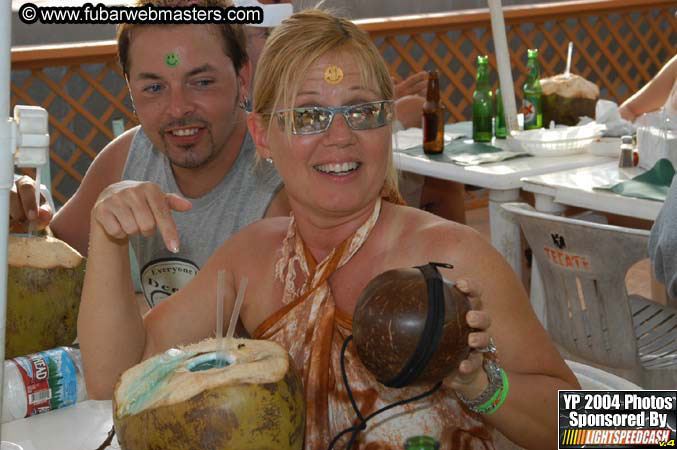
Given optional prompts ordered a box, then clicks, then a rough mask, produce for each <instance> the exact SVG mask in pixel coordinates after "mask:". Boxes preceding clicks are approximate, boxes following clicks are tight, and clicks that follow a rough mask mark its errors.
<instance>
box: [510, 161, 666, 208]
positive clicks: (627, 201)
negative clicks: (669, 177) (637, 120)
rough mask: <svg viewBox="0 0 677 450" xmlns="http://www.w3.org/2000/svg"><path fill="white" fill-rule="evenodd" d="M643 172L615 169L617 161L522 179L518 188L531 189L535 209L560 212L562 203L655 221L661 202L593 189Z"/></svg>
mask: <svg viewBox="0 0 677 450" xmlns="http://www.w3.org/2000/svg"><path fill="white" fill-rule="evenodd" d="M642 172H644V169H640V168H639V167H632V168H622V169H621V168H619V167H618V162H617V161H611V162H607V163H605V164H601V165H598V166H593V167H582V168H578V169H573V170H565V171H561V172H555V173H549V174H545V175H539V176H531V177H525V178H523V179H522V189H524V190H525V191H529V192H533V193H534V197H535V200H536V209H538V210H539V211H544V212H554V213H557V212H561V211H562V210H563V209H564V205H569V206H577V207H580V208H586V209H593V210H596V211H602V212H607V213H612V214H620V215H622V216H628V217H634V218H638V219H645V220H655V219H656V216H657V215H658V212H659V211H660V209H661V207H662V206H663V203H662V202H657V201H653V200H646V199H641V198H633V197H625V196H622V195H618V194H616V193H615V192H611V191H600V190H596V189H594V188H595V187H599V186H607V185H610V184H616V183H619V182H621V181H625V180H629V179H631V178H633V177H635V176H637V175H640V174H641V173H642Z"/></svg>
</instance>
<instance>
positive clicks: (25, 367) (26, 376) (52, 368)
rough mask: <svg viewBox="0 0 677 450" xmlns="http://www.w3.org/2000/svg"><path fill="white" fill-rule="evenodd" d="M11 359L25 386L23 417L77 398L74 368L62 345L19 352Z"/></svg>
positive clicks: (68, 403) (61, 406)
mask: <svg viewBox="0 0 677 450" xmlns="http://www.w3.org/2000/svg"><path fill="white" fill-rule="evenodd" d="M12 361H13V362H14V363H15V364H16V365H17V367H18V368H19V373H20V374H21V377H22V378H23V382H24V386H25V387H26V400H27V402H26V403H27V405H28V408H27V411H26V417H29V416H32V415H34V414H39V413H41V412H45V411H50V410H52V409H57V408H63V407H65V406H70V405H74V404H75V403H76V402H77V400H78V389H77V388H78V386H77V378H76V373H77V372H76V368H75V363H74V362H73V360H72V359H71V357H70V355H69V354H68V351H67V350H66V349H65V348H63V347H59V348H55V349H51V350H47V351H44V352H39V353H34V354H32V355H27V356H21V357H18V358H14V359H13V360H12Z"/></svg>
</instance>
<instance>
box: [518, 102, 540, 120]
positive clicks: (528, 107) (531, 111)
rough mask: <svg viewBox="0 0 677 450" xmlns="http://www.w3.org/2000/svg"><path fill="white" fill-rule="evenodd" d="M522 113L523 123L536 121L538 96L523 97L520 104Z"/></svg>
mask: <svg viewBox="0 0 677 450" xmlns="http://www.w3.org/2000/svg"><path fill="white" fill-rule="evenodd" d="M522 113H523V114H524V125H525V126H526V125H527V124H532V123H536V121H537V120H538V119H537V113H538V98H536V97H524V102H523V105H522Z"/></svg>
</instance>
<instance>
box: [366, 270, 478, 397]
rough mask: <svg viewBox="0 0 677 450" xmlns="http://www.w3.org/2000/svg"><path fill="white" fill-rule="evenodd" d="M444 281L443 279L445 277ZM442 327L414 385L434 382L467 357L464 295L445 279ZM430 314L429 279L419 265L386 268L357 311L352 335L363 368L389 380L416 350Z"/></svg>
mask: <svg viewBox="0 0 677 450" xmlns="http://www.w3.org/2000/svg"><path fill="white" fill-rule="evenodd" d="M443 281H444V280H443ZM443 293H444V325H443V328H442V335H441V338H440V340H439V343H438V345H437V348H436V350H435V352H434V353H433V355H432V357H431V359H430V360H429V362H428V364H427V366H426V367H425V369H424V370H423V372H422V373H421V374H420V375H419V376H418V377H417V378H416V379H415V380H414V381H413V382H412V383H410V384H412V385H421V384H430V383H435V382H438V381H440V380H442V378H444V377H445V376H447V375H448V374H449V373H451V372H452V371H453V370H455V369H457V368H458V365H459V364H460V363H461V361H463V360H464V359H466V358H467V357H468V354H469V352H470V348H469V347H468V334H469V333H470V332H471V331H472V329H471V328H470V327H469V326H468V324H467V322H466V319H465V316H466V313H467V312H468V311H469V310H470V303H469V301H468V299H467V298H466V296H465V295H464V294H463V293H462V292H461V291H459V290H458V289H457V288H456V287H455V286H454V285H453V284H451V283H449V282H447V281H444V284H443ZM427 314H428V291H427V286H426V282H425V278H424V276H423V274H422V272H421V271H420V270H419V269H417V268H406V269H395V270H389V271H387V272H384V273H382V274H380V275H378V276H377V277H375V278H374V279H373V280H371V281H370V282H369V284H368V285H367V286H366V287H365V289H364V290H363V291H362V293H361V295H360V297H359V299H358V302H357V306H356V307H355V312H354V314H353V338H354V340H355V348H356V351H357V354H358V356H359V358H360V360H361V361H362V363H363V364H364V365H365V367H366V368H367V369H368V370H369V371H370V372H371V373H372V374H374V376H375V377H376V379H377V380H378V381H379V382H381V383H383V384H386V385H387V383H388V381H389V380H392V379H393V378H394V377H395V376H396V375H398V374H399V373H400V371H401V370H402V369H403V368H404V367H405V365H406V364H407V362H408V361H409V360H410V358H412V355H414V354H415V352H416V351H417V346H418V345H419V341H420V340H421V335H422V332H423V329H424V327H425V324H426V320H427Z"/></svg>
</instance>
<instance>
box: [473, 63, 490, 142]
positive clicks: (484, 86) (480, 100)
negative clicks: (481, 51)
mask: <svg viewBox="0 0 677 450" xmlns="http://www.w3.org/2000/svg"><path fill="white" fill-rule="evenodd" d="M493 117H494V93H493V92H492V91H491V86H489V58H488V57H487V56H486V55H485V56H482V55H480V56H478V57H477V82H476V84H475V92H473V94H472V138H473V140H474V141H475V142H490V141H491V136H492V134H493V133H492V131H493V125H492V123H491V122H492V119H493Z"/></svg>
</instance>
